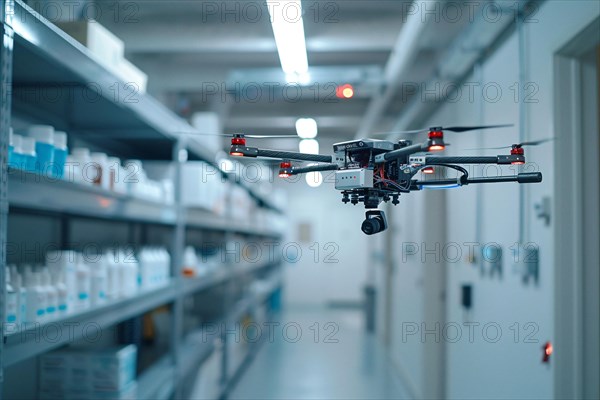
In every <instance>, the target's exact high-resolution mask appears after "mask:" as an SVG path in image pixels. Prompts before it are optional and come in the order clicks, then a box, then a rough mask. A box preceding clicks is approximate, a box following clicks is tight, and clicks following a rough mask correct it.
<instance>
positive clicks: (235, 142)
mask: <svg viewBox="0 0 600 400" xmlns="http://www.w3.org/2000/svg"><path fill="white" fill-rule="evenodd" d="M231 145H232V146H245V145H246V139H245V138H243V137H234V138H231Z"/></svg>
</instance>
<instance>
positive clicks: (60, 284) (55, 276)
mask: <svg viewBox="0 0 600 400" xmlns="http://www.w3.org/2000/svg"><path fill="white" fill-rule="evenodd" d="M52 285H53V286H54V288H55V289H56V294H57V296H58V297H57V300H58V301H57V303H58V309H57V312H58V314H59V315H64V314H67V313H68V312H69V291H68V289H67V285H66V284H65V278H64V271H56V272H54V273H52Z"/></svg>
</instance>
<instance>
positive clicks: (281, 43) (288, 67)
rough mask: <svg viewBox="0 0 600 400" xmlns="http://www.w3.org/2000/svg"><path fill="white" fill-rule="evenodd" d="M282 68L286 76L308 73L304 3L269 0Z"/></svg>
mask: <svg viewBox="0 0 600 400" xmlns="http://www.w3.org/2000/svg"><path fill="white" fill-rule="evenodd" d="M267 8H268V9H269V14H270V15H271V26H272V27H273V35H274V36H275V43H276V44H277V52H278V53H279V60H280V61H281V68H282V69H283V72H285V73H286V75H291V74H297V75H302V74H304V73H306V72H308V58H307V56H306V41H305V39H304V22H303V21H302V3H301V1H300V0H267Z"/></svg>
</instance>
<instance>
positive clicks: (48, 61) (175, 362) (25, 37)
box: [0, 0, 283, 399]
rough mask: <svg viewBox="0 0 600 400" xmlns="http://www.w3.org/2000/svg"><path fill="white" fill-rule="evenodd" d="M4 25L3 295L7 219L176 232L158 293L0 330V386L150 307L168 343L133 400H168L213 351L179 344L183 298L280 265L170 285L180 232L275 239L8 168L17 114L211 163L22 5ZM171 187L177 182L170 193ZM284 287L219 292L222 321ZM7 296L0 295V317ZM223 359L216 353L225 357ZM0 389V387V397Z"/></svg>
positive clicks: (143, 99)
mask: <svg viewBox="0 0 600 400" xmlns="http://www.w3.org/2000/svg"><path fill="white" fill-rule="evenodd" d="M0 22H1V28H0V29H1V30H2V32H1V35H0V37H1V43H0V45H1V46H0V81H1V82H0V84H1V85H0V91H1V93H0V94H1V95H2V101H1V102H0V166H1V168H2V169H1V173H2V176H1V179H0V243H2V246H0V266H1V267H2V268H0V287H4V286H5V283H4V280H5V277H4V265H6V248H5V243H7V242H8V239H9V238H8V237H7V235H8V232H7V220H8V215H9V212H10V213H13V212H17V213H26V214H31V215H37V214H43V215H52V216H56V217H59V218H61V219H70V218H84V219H91V220H107V221H108V220H110V221H124V222H128V223H140V224H151V225H159V226H164V227H167V228H168V229H172V233H173V235H172V236H173V243H172V245H171V251H172V275H173V276H177V278H173V279H172V280H171V282H170V283H169V284H167V285H165V286H163V287H161V288H159V289H156V290H152V291H145V292H140V293H138V294H137V295H136V296H133V297H130V298H126V299H121V300H118V301H112V302H109V303H106V304H104V305H102V306H101V307H97V308H94V309H89V310H85V311H81V312H78V313H73V314H69V315H67V316H66V317H65V318H62V319H56V320H53V321H49V322H47V323H45V324H41V325H36V326H34V327H29V328H28V329H25V330H22V331H17V332H12V333H11V332H3V334H4V333H6V335H5V336H4V340H3V341H0V365H2V367H1V368H0V382H1V381H2V380H3V377H4V368H10V367H11V366H13V365H15V364H17V363H19V362H21V361H24V360H27V359H31V358H32V357H35V356H37V355H40V354H43V353H45V352H47V351H49V350H51V349H54V348H57V347H59V346H62V345H64V344H67V343H70V342H72V341H74V340H76V339H79V338H82V335H84V331H83V329H85V327H86V326H87V325H89V324H92V323H93V324H96V326H97V327H99V328H100V329H107V328H109V327H111V326H113V325H115V324H117V323H120V322H122V321H125V320H128V319H130V318H132V317H135V316H138V315H142V314H143V313H145V312H147V311H151V310H152V309H154V308H156V307H158V306H161V305H165V304H171V305H172V306H171V310H172V314H173V316H172V318H173V319H172V323H173V325H174V332H173V337H174V339H173V340H172V343H171V344H170V346H169V351H168V353H167V354H166V355H164V356H163V357H162V358H160V359H159V360H158V361H155V362H154V363H153V364H152V365H150V366H149V367H148V368H146V369H145V370H144V371H143V372H142V373H141V374H140V375H139V376H138V397H139V398H156V399H160V398H164V399H167V398H171V397H173V396H176V394H177V393H178V391H179V390H181V388H180V387H179V386H180V382H181V380H182V379H183V376H184V375H185V374H189V373H191V371H194V368H196V367H198V366H199V365H201V364H202V362H203V361H204V360H205V359H207V358H208V357H209V356H210V354H211V353H212V352H213V351H214V344H213V343H212V342H210V343H205V342H204V341H201V340H199V339H198V338H199V337H201V336H202V335H203V334H204V332H202V330H201V328H199V330H198V331H194V332H192V333H190V334H188V335H186V336H185V337H183V335H181V325H182V319H183V306H182V304H183V300H184V298H185V297H186V296H191V295H194V294H197V293H200V292H202V291H205V290H209V289H211V288H214V287H217V286H219V285H223V286H224V287H226V288H229V287H231V286H232V285H233V284H234V283H235V282H236V281H239V280H245V279H246V277H248V276H253V275H252V274H254V273H258V272H259V271H261V270H263V269H265V268H271V267H276V268H279V267H280V261H279V260H276V261H273V262H269V263H264V264H252V265H245V266H239V265H238V266H232V265H223V266H222V268H219V269H218V270H217V271H215V272H213V273H211V274H209V275H207V276H202V277H199V278H183V277H178V275H179V272H178V271H179V266H180V265H181V262H182V259H183V251H184V248H185V243H186V229H188V228H190V229H194V230H200V231H202V232H204V231H206V232H213V233H214V232H220V233H222V234H223V235H225V236H224V238H225V240H231V239H232V237H233V236H232V235H245V236H248V237H252V238H265V239H269V240H278V239H280V238H281V234H280V233H279V232H277V231H274V230H271V229H267V228H257V227H256V226H255V225H253V224H251V223H248V222H247V221H238V220H234V219H232V218H231V217H230V216H229V215H223V216H218V215H214V214H212V213H210V212H207V211H204V210H198V209H190V208H185V207H183V206H180V205H178V204H177V203H176V204H172V205H171V204H160V203H156V202H153V201H148V200H144V199H140V198H136V197H132V196H129V195H123V194H117V193H114V192H108V191H106V190H102V189H100V188H97V187H91V186H86V185H83V184H76V183H70V182H65V181H52V180H49V179H48V178H41V177H40V176H37V175H35V174H31V173H26V172H22V171H15V170H9V169H8V168H7V147H8V128H9V127H10V126H11V118H12V115H13V114H14V115H20V116H23V115H26V116H28V117H30V118H31V119H33V120H39V121H45V122H46V123H49V124H52V125H53V126H55V127H56V128H57V129H61V130H65V131H68V132H69V133H70V135H71V138H72V139H75V140H78V141H82V142H84V143H90V144H92V145H96V146H98V147H101V148H103V149H105V150H106V151H107V152H109V153H111V154H114V155H116V156H119V157H121V158H130V159H131V158H137V159H151V160H176V161H173V162H174V163H175V165H176V168H177V171H179V168H180V167H181V163H180V162H178V161H177V160H179V157H178V156H179V151H180V150H182V149H187V150H188V151H189V154H190V159H194V160H202V161H205V162H207V163H209V164H211V165H213V166H217V165H216V160H215V155H214V154H213V152H212V151H210V150H209V149H207V148H205V147H204V146H202V143H200V142H199V141H197V140H195V139H194V137H193V135H189V133H193V132H194V131H195V130H194V129H193V127H191V126H190V125H189V124H188V123H187V122H186V121H185V120H183V119H182V118H180V117H178V116H177V115H175V114H174V113H173V112H171V111H170V110H168V109H167V108H166V107H165V106H163V105H162V104H161V103H159V102H158V101H157V100H155V99H154V98H153V97H152V96H150V95H147V94H145V93H141V92H139V91H136V90H135V89H132V87H131V86H129V85H127V83H126V82H124V81H123V80H122V79H121V78H119V77H117V76H116V75H115V74H114V73H112V72H111V71H109V70H108V69H106V68H105V67H104V66H103V65H102V63H101V61H100V60H98V59H97V58H96V56H95V55H94V54H93V53H91V52H90V51H89V50H88V49H87V48H86V47H84V46H83V45H81V44H80V43H78V42H77V41H75V40H74V39H72V38H71V37H69V36H68V35H67V34H65V33H64V32H62V31H61V30H60V29H58V28H57V27H56V26H55V25H53V24H52V23H51V22H50V21H48V20H47V19H45V18H44V17H43V16H41V15H39V14H38V13H37V12H36V11H34V10H33V9H31V8H30V7H29V6H28V5H26V4H25V3H24V2H23V1H21V0H0ZM46 88H52V89H56V88H60V89H62V93H61V94H62V96H61V98H60V99H58V100H56V99H51V100H52V101H50V100H48V99H46V100H45V99H44V98H43V96H42V97H41V98H37V99H36V101H31V100H30V99H29V98H28V93H31V90H32V89H33V90H43V89H46ZM86 93H87V94H90V93H91V94H92V95H94V96H95V97H94V99H93V101H91V100H90V99H89V98H87V100H88V101H82V99H83V100H85V98H83V97H82V96H84V95H85V94H86ZM78 100H79V101H78ZM183 133H185V134H183ZM177 175H179V173H177V174H176V176H177ZM223 175H224V176H225V177H226V178H228V179H230V181H231V182H232V183H233V184H236V185H239V186H240V187H242V188H244V190H246V191H247V193H248V194H249V195H250V197H251V198H252V199H254V201H255V202H256V204H257V206H258V207H261V208H265V209H268V210H271V211H273V212H278V213H282V212H283V211H282V210H280V209H279V208H278V207H276V206H275V205H274V204H273V202H272V201H271V200H270V199H269V197H268V196H263V195H261V194H259V193H258V192H257V191H256V190H254V189H253V188H252V187H250V186H249V185H247V184H245V183H244V182H240V181H238V180H236V179H235V177H232V176H229V175H228V174H226V173H225V172H223ZM179 184H180V182H177V180H176V181H175V185H176V191H177V189H178V185H179ZM226 201H227V202H229V201H230V200H226ZM280 286H281V282H278V283H277V284H275V285H273V287H272V288H270V290H269V291H268V292H267V293H262V294H260V295H248V296H246V297H245V298H243V299H241V300H239V301H237V302H234V301H232V300H231V299H230V297H231V296H232V293H229V290H226V292H225V294H224V296H225V299H224V301H226V302H229V303H231V304H230V306H229V307H228V308H227V309H226V311H225V315H224V317H223V320H224V321H234V320H236V319H238V318H240V317H241V316H243V315H244V314H245V313H250V312H253V310H256V309H257V308H258V307H261V306H262V305H263V304H264V302H265V301H266V299H267V298H269V296H270V295H272V294H273V293H275V291H276V290H278V288H279V287H280ZM3 292H4V291H2V290H0V293H1V294H0V316H1V317H2V320H4V316H3V311H2V310H4V293H3ZM61 325H62V326H63V327H67V328H68V329H69V331H68V332H69V334H68V335H62V336H61V337H59V338H58V339H56V340H53V341H50V340H45V341H44V340H36V337H37V338H39V337H40V335H41V334H43V332H44V330H49V329H53V327H57V326H58V327H60V326H61ZM226 356H227V355H226V351H224V355H223V357H224V358H225V357H226ZM248 357H250V355H249V356H248ZM240 368H241V366H240ZM236 375H237V372H236ZM222 382H223V387H222V388H221V390H222V394H225V393H227V390H228V384H229V383H230V382H231V377H227V376H224V377H223V379H222ZM1 386H2V383H0V389H1ZM0 393H1V390H0Z"/></svg>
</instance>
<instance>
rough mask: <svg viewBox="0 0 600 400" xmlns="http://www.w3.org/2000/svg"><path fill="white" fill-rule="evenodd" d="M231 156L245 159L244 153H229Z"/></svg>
mask: <svg viewBox="0 0 600 400" xmlns="http://www.w3.org/2000/svg"><path fill="white" fill-rule="evenodd" d="M229 155H232V156H236V157H244V153H240V152H239V151H232V152H230V153H229Z"/></svg>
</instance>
